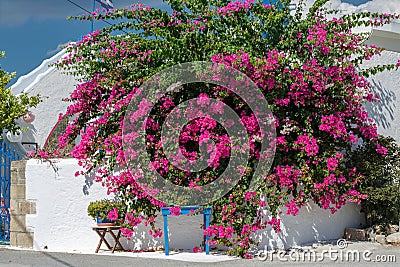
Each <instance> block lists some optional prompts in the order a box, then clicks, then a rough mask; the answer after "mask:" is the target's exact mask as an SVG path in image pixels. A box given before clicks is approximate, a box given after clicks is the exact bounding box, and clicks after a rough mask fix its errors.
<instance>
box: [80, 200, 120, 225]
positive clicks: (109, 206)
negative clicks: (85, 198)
mask: <svg viewBox="0 0 400 267" xmlns="http://www.w3.org/2000/svg"><path fill="white" fill-rule="evenodd" d="M114 208H117V209H118V219H117V221H118V220H123V218H124V215H125V211H126V206H125V204H124V203H122V202H120V201H113V200H110V199H102V200H96V201H93V202H90V204H89V206H88V208H87V213H88V215H89V216H90V217H92V218H93V220H96V217H97V216H100V218H101V219H106V218H107V214H108V213H109V212H110V211H111V210H113V209H114Z"/></svg>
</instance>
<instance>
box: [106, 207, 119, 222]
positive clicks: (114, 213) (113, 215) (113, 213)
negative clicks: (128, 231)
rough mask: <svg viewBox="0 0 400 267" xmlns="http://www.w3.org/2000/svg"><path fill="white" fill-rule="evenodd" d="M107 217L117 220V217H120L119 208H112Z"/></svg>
mask: <svg viewBox="0 0 400 267" xmlns="http://www.w3.org/2000/svg"><path fill="white" fill-rule="evenodd" d="M107 218H108V219H110V220H113V221H115V220H116V219H118V209H117V208H113V209H112V210H110V211H109V212H108V214H107Z"/></svg>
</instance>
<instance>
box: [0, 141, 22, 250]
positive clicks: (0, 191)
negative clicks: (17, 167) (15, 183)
mask: <svg viewBox="0 0 400 267" xmlns="http://www.w3.org/2000/svg"><path fill="white" fill-rule="evenodd" d="M19 158H20V153H19V151H18V150H16V149H15V148H14V147H13V146H11V144H10V143H9V142H8V141H6V140H0V242H1V243H4V242H6V243H7V242H10V187H11V161H13V160H18V159H19Z"/></svg>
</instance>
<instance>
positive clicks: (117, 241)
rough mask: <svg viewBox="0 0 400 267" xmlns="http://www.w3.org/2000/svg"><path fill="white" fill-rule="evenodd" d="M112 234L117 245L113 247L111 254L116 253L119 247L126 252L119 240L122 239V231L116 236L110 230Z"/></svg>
mask: <svg viewBox="0 0 400 267" xmlns="http://www.w3.org/2000/svg"><path fill="white" fill-rule="evenodd" d="M110 234H111V236H112V237H113V238H114V241H115V244H114V246H113V247H112V250H111V253H114V251H115V249H116V248H117V246H118V248H119V249H122V250H124V248H123V247H122V244H121V242H119V238H120V237H121V230H118V234H117V236H115V234H114V232H113V230H110Z"/></svg>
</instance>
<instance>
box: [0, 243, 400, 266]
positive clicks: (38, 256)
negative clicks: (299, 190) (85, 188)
mask: <svg viewBox="0 0 400 267" xmlns="http://www.w3.org/2000/svg"><path fill="white" fill-rule="evenodd" d="M399 262H400V246H390V245H381V244H379V243H371V242H361V241H360V242H351V241H343V240H339V241H336V240H333V241H330V242H322V243H318V244H310V245H308V246H301V247H296V248H293V249H290V250H280V251H276V252H275V253H272V252H271V251H269V252H265V253H261V254H259V257H256V258H255V259H252V260H243V259H237V258H233V257H228V256H226V255H222V254H218V253H216V252H212V253H211V255H205V253H189V252H172V253H171V255H170V256H165V255H164V253H163V252H162V251H159V252H142V253H132V252H116V253H115V254H111V253H110V252H101V253H99V254H81V253H60V252H49V251H32V250H21V249H13V248H7V247H5V246H2V247H0V267H3V266H15V267H27V266H46V267H51V266H68V267H72V266H73V267H75V266H96V267H102V266H107V267H108V266H118V267H119V266H121V267H124V266H162V267H164V266H166V267H169V266H171V267H177V266H221V267H224V266H226V267H228V266H229V267H235V266H324V267H329V266H337V265H341V266H365V265H368V266H382V267H385V266H398V265H399Z"/></svg>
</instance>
